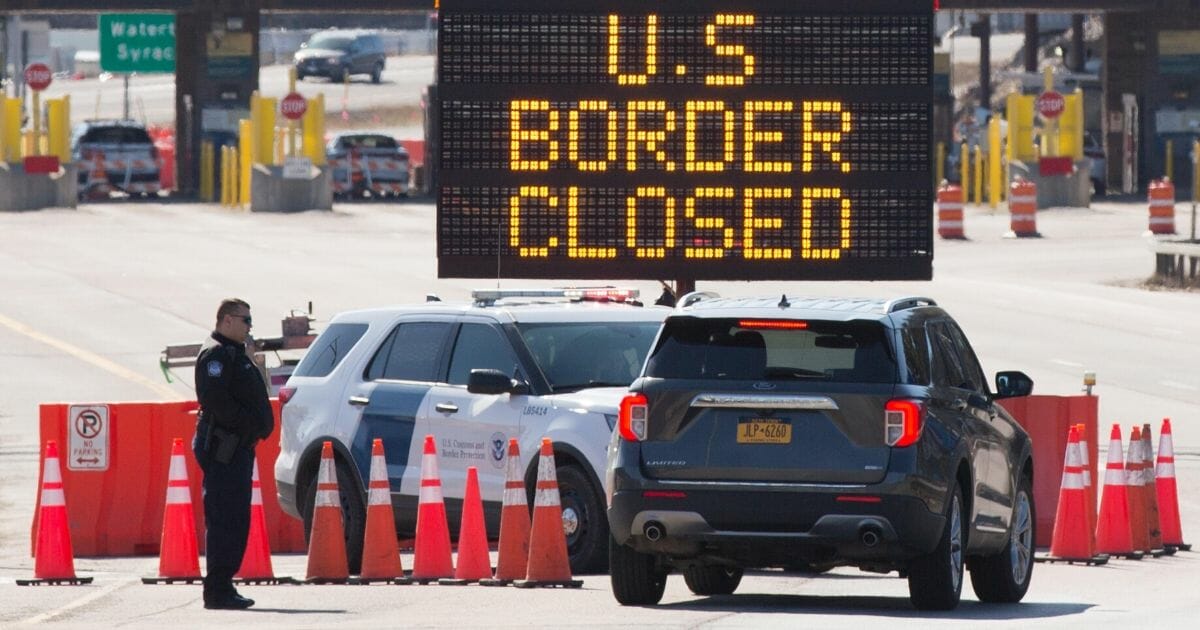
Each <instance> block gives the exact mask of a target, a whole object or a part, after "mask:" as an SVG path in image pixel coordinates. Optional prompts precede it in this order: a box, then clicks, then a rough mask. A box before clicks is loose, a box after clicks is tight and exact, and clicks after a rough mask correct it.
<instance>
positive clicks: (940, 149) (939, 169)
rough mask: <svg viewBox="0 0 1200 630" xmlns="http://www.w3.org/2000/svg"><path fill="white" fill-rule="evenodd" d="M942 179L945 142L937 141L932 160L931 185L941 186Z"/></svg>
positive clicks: (944, 176)
mask: <svg viewBox="0 0 1200 630" xmlns="http://www.w3.org/2000/svg"><path fill="white" fill-rule="evenodd" d="M944 179H946V143H945V142H939V143H937V150H936V152H935V157H934V161H933V186H934V187H935V188H936V187H938V186H941V185H942V180H944Z"/></svg>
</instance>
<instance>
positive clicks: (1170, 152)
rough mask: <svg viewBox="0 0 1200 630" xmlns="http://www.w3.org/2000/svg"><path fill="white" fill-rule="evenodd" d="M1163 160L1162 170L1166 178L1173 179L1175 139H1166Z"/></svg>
mask: <svg viewBox="0 0 1200 630" xmlns="http://www.w3.org/2000/svg"><path fill="white" fill-rule="evenodd" d="M1164 157H1165V161H1164V162H1163V172H1165V173H1166V174H1167V179H1169V180H1171V181H1175V141H1174V140H1167V154H1166V156H1164Z"/></svg>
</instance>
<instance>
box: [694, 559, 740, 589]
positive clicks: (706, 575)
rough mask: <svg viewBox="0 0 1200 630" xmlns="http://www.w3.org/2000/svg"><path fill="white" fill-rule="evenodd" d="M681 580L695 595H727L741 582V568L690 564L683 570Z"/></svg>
mask: <svg viewBox="0 0 1200 630" xmlns="http://www.w3.org/2000/svg"><path fill="white" fill-rule="evenodd" d="M683 581H685V582H687V587H688V589H690V590H691V591H692V592H693V593H695V594H697V595H728V594H730V593H732V592H734V591H736V590H737V587H738V584H741V582H742V570H741V569H731V568H729V567H720V566H716V567H706V566H698V565H692V566H690V567H688V568H687V569H685V570H684V572H683Z"/></svg>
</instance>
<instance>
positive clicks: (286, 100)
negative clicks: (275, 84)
mask: <svg viewBox="0 0 1200 630" xmlns="http://www.w3.org/2000/svg"><path fill="white" fill-rule="evenodd" d="M306 111H308V101H306V100H304V97H303V96H300V95H299V94H297V93H296V92H292V93H291V94H288V95H287V96H285V97H283V100H282V101H279V113H281V114H283V117H284V118H287V119H288V120H300V119H301V118H302V117H303V116H304V112H306Z"/></svg>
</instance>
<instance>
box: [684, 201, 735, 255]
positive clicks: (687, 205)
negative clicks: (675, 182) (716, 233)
mask: <svg viewBox="0 0 1200 630" xmlns="http://www.w3.org/2000/svg"><path fill="white" fill-rule="evenodd" d="M706 198H707V199H733V189H732V188H716V187H714V188H697V189H696V191H695V193H694V194H693V196H691V197H688V198H687V200H685V201H684V209H683V213H684V216H685V217H687V218H688V219H691V220H692V226H693V227H695V228H696V229H699V230H720V231H721V246H720V247H685V248H684V250H683V257H684V258H724V257H725V250H726V249H729V248H731V247H733V228H729V227H725V219H723V218H721V217H698V216H696V200H697V199H706Z"/></svg>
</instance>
